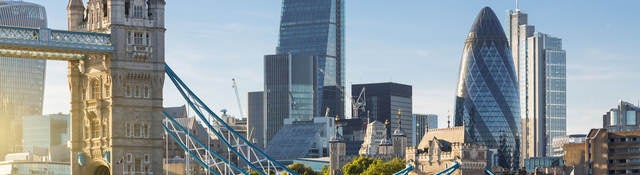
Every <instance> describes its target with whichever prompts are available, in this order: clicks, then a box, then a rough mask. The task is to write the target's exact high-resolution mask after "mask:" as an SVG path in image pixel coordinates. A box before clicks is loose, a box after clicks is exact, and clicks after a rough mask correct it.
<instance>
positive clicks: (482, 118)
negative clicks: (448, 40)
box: [455, 7, 520, 168]
mask: <svg viewBox="0 0 640 175" xmlns="http://www.w3.org/2000/svg"><path fill="white" fill-rule="evenodd" d="M519 109H520V108H519V102H518V89H517V84H516V74H515V70H514V67H513V59H512V58H511V51H510V49H509V43H508V41H507V37H506V36H505V34H504V31H503V30H502V26H501V25H500V21H499V20H498V18H497V17H496V15H495V13H494V12H493V11H492V10H491V8H489V7H485V8H483V9H482V10H481V11H480V13H479V14H478V16H477V17H476V19H475V21H474V23H473V26H472V27H471V31H469V35H468V36H467V40H466V42H465V45H464V50H463V53H462V61H461V62H460V77H459V80H458V88H457V92H456V109H455V110H456V111H455V125H456V126H465V135H466V137H465V142H474V143H479V144H484V145H486V146H487V147H488V148H489V149H496V150H497V158H498V160H497V161H498V165H499V166H502V167H504V168H516V167H518V163H517V160H518V159H519V143H518V142H519V138H518V137H519V135H518V131H519V128H520V126H519V124H520V114H519Z"/></svg>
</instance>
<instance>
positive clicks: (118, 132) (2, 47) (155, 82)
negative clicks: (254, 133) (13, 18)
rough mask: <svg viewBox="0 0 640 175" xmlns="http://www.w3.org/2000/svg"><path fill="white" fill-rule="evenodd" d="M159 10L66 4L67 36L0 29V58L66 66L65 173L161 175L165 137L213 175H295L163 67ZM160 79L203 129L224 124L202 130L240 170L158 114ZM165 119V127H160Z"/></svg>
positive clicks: (158, 4) (142, 4)
mask: <svg viewBox="0 0 640 175" xmlns="http://www.w3.org/2000/svg"><path fill="white" fill-rule="evenodd" d="M165 4H166V2H165V1H164V0H89V1H88V2H87V3H86V4H83V1H82V0H69V2H68V6H67V14H68V29H69V30H68V31H67V30H53V29H48V28H28V27H15V26H0V56H1V57H11V58H29V59H45V60H58V61H67V62H68V81H69V89H70V91H71V111H70V117H71V119H70V121H71V127H70V128H71V133H70V135H71V139H70V148H71V149H70V150H71V152H70V158H71V159H70V160H71V173H72V174H74V175H78V174H82V175H84V174H95V175H110V174H161V173H162V172H163V171H162V160H163V155H162V154H158V153H161V152H162V150H163V148H164V144H163V134H161V133H165V134H166V135H167V137H169V136H171V137H173V138H174V139H175V140H176V141H178V142H180V144H181V145H182V146H183V148H184V149H185V152H189V153H190V156H192V158H194V159H196V160H199V163H200V164H201V165H202V166H203V168H204V169H207V170H209V173H211V174H248V172H250V171H252V172H257V173H258V174H263V175H266V174H269V172H271V171H273V172H289V173H290V174H295V173H293V172H292V171H291V170H289V169H288V168H287V167H285V166H284V165H282V164H280V163H279V162H277V161H275V160H273V159H271V158H270V157H269V156H268V155H266V154H265V153H264V152H263V151H262V150H260V149H258V148H257V147H255V146H254V145H253V144H252V143H251V142H249V141H248V140H247V139H246V138H244V137H243V136H241V135H239V134H238V133H237V132H235V131H234V130H233V128H231V127H230V126H229V125H227V124H226V123H225V122H224V121H223V120H221V119H220V118H219V117H218V116H217V115H216V114H215V113H213V112H212V110H210V109H209V108H208V107H206V105H204V104H203V103H202V101H201V100H200V99H199V98H198V97H197V96H196V95H195V94H194V93H193V91H192V90H190V89H189V88H188V87H187V86H186V84H185V83H184V82H182V80H180V79H179V78H178V77H177V75H176V74H175V73H173V71H170V69H169V68H168V66H167V67H165V66H166V65H165V58H164V33H165V30H166V29H165V28H164V7H165ZM165 68H166V69H165ZM165 71H166V72H165ZM165 73H166V74H167V75H169V77H170V78H171V80H172V82H173V83H174V85H176V87H177V88H178V90H180V93H181V94H182V95H183V97H184V98H185V100H187V102H188V103H189V104H190V105H191V107H192V108H194V110H196V111H198V114H199V118H200V119H201V121H209V120H208V119H205V117H204V115H208V116H213V117H214V118H215V120H218V123H221V124H222V125H218V126H212V125H210V124H209V125H207V127H208V129H209V130H210V131H212V133H215V134H216V136H218V138H220V139H221V140H222V141H223V142H224V144H225V146H227V147H228V148H229V150H230V151H231V152H233V153H234V154H235V155H236V157H238V159H240V160H241V161H240V162H235V163H232V162H231V161H229V160H226V159H225V158H224V157H221V156H219V155H218V154H216V153H215V152H213V151H212V150H211V149H209V148H206V147H202V146H203V145H198V144H195V143H197V142H198V140H197V139H196V140H193V137H190V134H189V133H188V132H186V131H184V130H179V128H182V127H181V126H180V125H179V123H174V122H170V121H171V120H170V119H171V117H170V116H168V115H167V114H166V113H165V114H163V109H164V108H163V106H162V103H163V101H162V100H163V91H162V89H163V86H164V77H165ZM165 117H166V118H167V119H169V120H165V122H164V123H163V119H165ZM209 122H210V121H209ZM222 131H226V132H229V133H231V134H227V135H222V134H220V133H221V132H222ZM216 155H218V156H216ZM202 156H205V157H202ZM236 163H237V164H236Z"/></svg>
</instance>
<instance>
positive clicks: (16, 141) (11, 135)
mask: <svg viewBox="0 0 640 175" xmlns="http://www.w3.org/2000/svg"><path fill="white" fill-rule="evenodd" d="M0 25H8V26H20V27H32V28H41V27H47V14H46V11H45V9H44V7H43V6H41V5H38V4H34V3H29V2H23V1H9V0H3V1H0ZM46 64H47V63H46V61H45V60H44V59H21V58H5V57H0V121H2V122H0V140H1V141H0V160H3V159H4V155H5V154H7V153H9V152H12V151H22V150H21V149H20V148H19V147H17V146H18V145H20V142H21V141H22V117H23V116H31V115H42V100H43V96H44V78H45V69H46Z"/></svg>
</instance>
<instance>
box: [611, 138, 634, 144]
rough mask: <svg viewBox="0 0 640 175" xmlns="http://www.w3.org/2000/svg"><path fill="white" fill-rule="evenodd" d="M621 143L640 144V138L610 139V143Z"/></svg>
mask: <svg viewBox="0 0 640 175" xmlns="http://www.w3.org/2000/svg"><path fill="white" fill-rule="evenodd" d="M620 142H640V138H639V137H622V138H611V139H609V143H620Z"/></svg>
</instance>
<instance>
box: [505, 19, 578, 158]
mask: <svg viewBox="0 0 640 175" xmlns="http://www.w3.org/2000/svg"><path fill="white" fill-rule="evenodd" d="M510 22H511V24H510V34H511V38H510V40H511V41H510V42H511V50H512V56H513V57H514V64H515V69H516V74H517V77H518V89H519V94H520V107H521V108H520V114H521V120H522V123H521V125H522V130H521V136H522V145H521V156H522V158H523V159H526V158H529V157H544V156H551V155H552V154H553V153H552V152H551V145H552V142H551V141H552V139H553V137H556V136H564V135H565V134H566V66H565V63H566V53H565V51H564V50H562V40H561V39H559V38H555V37H550V36H548V35H545V34H535V33H534V32H535V27H534V26H532V25H528V24H527V14H526V13H522V12H521V11H520V10H519V9H516V10H515V12H513V11H512V12H511V13H510Z"/></svg>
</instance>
